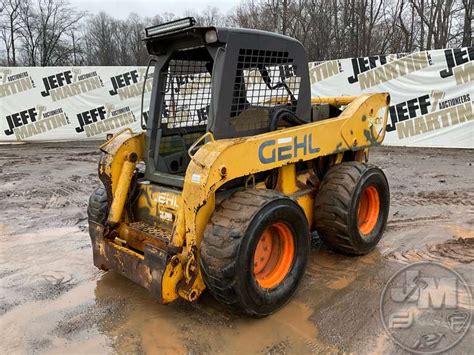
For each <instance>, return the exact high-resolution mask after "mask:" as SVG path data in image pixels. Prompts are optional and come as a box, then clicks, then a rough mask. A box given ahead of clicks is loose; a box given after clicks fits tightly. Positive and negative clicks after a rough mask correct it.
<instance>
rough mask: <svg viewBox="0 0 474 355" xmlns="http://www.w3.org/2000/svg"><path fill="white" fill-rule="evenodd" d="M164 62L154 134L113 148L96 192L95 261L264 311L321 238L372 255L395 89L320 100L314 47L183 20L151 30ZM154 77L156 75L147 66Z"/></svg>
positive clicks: (147, 283)
mask: <svg viewBox="0 0 474 355" xmlns="http://www.w3.org/2000/svg"><path fill="white" fill-rule="evenodd" d="M145 33H146V37H145V39H144V41H145V43H146V47H147V50H148V52H149V53H150V55H151V60H150V65H149V68H148V69H151V68H152V69H153V71H154V72H153V86H152V88H153V89H152V92H151V101H150V107H149V112H148V113H147V114H146V115H144V116H145V117H147V118H146V124H145V122H143V123H142V127H143V129H144V131H143V132H139V133H134V132H132V130H130V129H126V130H124V131H121V132H119V133H117V134H115V135H114V136H113V137H112V138H111V139H109V140H108V141H107V142H106V143H105V144H103V145H102V146H101V151H102V153H101V154H102V155H101V158H100V162H99V177H100V180H101V181H102V184H103V186H101V187H99V188H97V189H96V190H95V191H94V193H93V194H92V196H91V197H90V202H89V208H88V217H89V226H90V227H89V231H90V237H91V240H92V247H93V255H94V264H95V265H96V266H97V267H98V268H100V269H103V270H113V271H116V272H118V273H120V274H122V275H124V276H126V277H127V278H129V279H131V280H133V281H134V282H136V283H138V284H139V285H141V286H143V287H145V288H147V289H148V290H149V291H150V292H151V293H152V294H153V295H154V296H155V297H156V298H157V299H158V300H159V301H161V302H162V303H169V302H171V301H173V300H175V299H177V298H178V297H181V298H184V299H186V300H188V301H191V302H192V301H195V300H197V299H198V297H199V296H200V295H201V294H202V292H203V291H204V290H205V289H206V288H207V289H208V290H209V291H210V293H211V294H212V295H213V296H214V297H215V298H216V299H217V300H219V301H221V302H223V303H225V304H229V305H232V306H234V307H236V308H238V309H239V310H241V311H242V312H244V313H246V314H249V315H253V316H265V315H268V314H271V313H272V312H274V311H276V310H277V309H278V308H280V307H282V306H283V305H284V304H285V303H287V302H288V301H289V299H290V298H291V296H292V295H293V294H294V292H295V290H296V288H297V286H298V284H299V282H300V281H301V279H302V277H303V274H304V272H305V268H306V264H307V261H308V256H309V249H310V234H311V233H312V232H315V231H316V232H317V234H318V235H319V236H320V238H321V239H322V240H323V241H324V242H325V243H326V244H327V245H328V246H329V247H331V248H333V249H334V250H336V251H339V252H341V253H345V254H353V255H361V254H365V253H368V252H369V251H371V250H372V249H373V248H374V247H375V246H376V245H377V243H378V242H379V240H380V239H381V237H382V234H383V231H384V228H385V224H386V221H387V215H388V209H389V188H388V184H387V179H386V177H385V175H384V173H383V172H382V171H381V170H380V169H379V168H377V167H375V166H373V165H369V164H367V159H368V147H370V146H374V145H378V144H380V143H381V142H382V140H383V138H384V134H385V126H386V120H387V111H388V110H387V107H388V104H389V95H388V94H386V93H377V94H364V95H361V96H358V97H348V96H342V97H313V98H312V97H311V89H310V81H309V70H308V60H307V56H306V52H305V50H304V48H303V46H302V45H301V43H300V42H298V41H297V40H295V39H292V38H289V37H286V36H282V35H278V34H274V33H269V32H263V31H257V30H248V29H234V28H219V27H199V26H196V25H195V21H194V19H193V18H184V19H181V20H177V21H173V22H170V23H166V24H161V25H158V26H154V27H150V28H147V29H146V30H145ZM147 72H148V70H147Z"/></svg>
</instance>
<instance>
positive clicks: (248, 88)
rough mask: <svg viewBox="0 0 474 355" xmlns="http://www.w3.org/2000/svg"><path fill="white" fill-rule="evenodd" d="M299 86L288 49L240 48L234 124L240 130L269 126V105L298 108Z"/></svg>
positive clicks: (235, 87)
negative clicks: (283, 50) (284, 50)
mask: <svg viewBox="0 0 474 355" xmlns="http://www.w3.org/2000/svg"><path fill="white" fill-rule="evenodd" d="M299 88H300V78H299V77H297V76H296V65H294V64H293V59H292V58H290V57H288V52H282V51H267V50H255V49H240V51H239V57H238V61H237V68H236V72H235V82H234V91H233V99H232V107H231V114H230V116H231V117H232V120H231V121H232V122H233V123H231V124H232V125H233V126H235V127H236V128H237V129H238V130H250V129H260V128H264V127H266V126H267V125H268V120H269V118H268V112H269V109H270V108H272V107H275V106H285V107H287V108H289V109H291V110H293V111H296V105H297V99H298V93H299ZM250 113H251V114H250Z"/></svg>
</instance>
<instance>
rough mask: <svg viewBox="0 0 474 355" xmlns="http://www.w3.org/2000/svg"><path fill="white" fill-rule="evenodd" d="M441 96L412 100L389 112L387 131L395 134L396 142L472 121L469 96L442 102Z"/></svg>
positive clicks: (398, 104) (441, 93)
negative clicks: (397, 139)
mask: <svg viewBox="0 0 474 355" xmlns="http://www.w3.org/2000/svg"><path fill="white" fill-rule="evenodd" d="M444 96H445V94H444V92H442V91H432V92H431V94H426V95H422V96H419V97H414V98H412V99H410V100H407V101H404V102H400V103H397V104H396V105H392V106H390V108H389V112H390V121H391V122H390V123H389V124H387V131H388V132H391V131H394V130H396V131H397V133H398V138H399V139H405V138H409V137H413V136H416V135H419V134H423V133H428V132H432V131H435V130H438V129H441V128H446V127H450V126H454V125H457V124H460V123H464V122H467V121H470V120H472V119H474V116H473V104H472V102H471V97H470V94H469V93H466V94H464V95H460V96H457V97H454V98H451V99H447V100H444Z"/></svg>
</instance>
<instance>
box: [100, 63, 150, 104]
mask: <svg viewBox="0 0 474 355" xmlns="http://www.w3.org/2000/svg"><path fill="white" fill-rule="evenodd" d="M145 72H146V70H145V68H139V69H138V70H132V71H129V72H126V73H122V74H119V75H116V76H113V77H111V78H110V81H111V82H112V86H113V90H109V94H110V95H111V96H115V95H118V96H119V98H120V100H126V99H129V98H131V97H136V96H141V94H142V89H143V80H144V79H145ZM151 77H153V73H148V77H147V79H149V78H151ZM152 87H153V80H147V81H146V85H145V93H147V92H150V91H151V89H152Z"/></svg>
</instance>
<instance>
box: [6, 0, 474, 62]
mask: <svg viewBox="0 0 474 355" xmlns="http://www.w3.org/2000/svg"><path fill="white" fill-rule="evenodd" d="M473 3H474V0H242V1H241V2H240V3H239V4H238V5H237V6H236V7H235V8H234V10H233V11H231V12H230V13H228V14H224V13H222V12H221V11H219V10H218V9H217V8H211V7H209V8H207V9H206V10H204V11H202V12H199V13H197V12H195V11H193V10H188V11H185V13H184V15H185V16H193V17H195V18H196V20H197V22H198V23H199V24H200V25H204V26H209V25H214V26H230V27H245V28H254V29H261V30H266V31H272V32H278V33H282V34H285V35H289V36H292V37H295V38H297V39H298V40H300V41H301V42H302V43H303V45H304V46H305V48H306V50H307V52H308V56H309V59H310V60H311V61H321V60H328V59H336V58H347V57H360V56H369V55H377V54H389V53H410V52H414V51H422V50H429V49H440V48H446V47H460V46H463V47H467V46H472V45H473V26H474V23H473V7H474V6H473ZM179 17H180V16H177V15H176V14H173V13H157V14H154V15H153V16H150V17H141V16H139V15H137V14H135V13H131V14H130V15H129V16H128V18H127V19H124V20H122V19H116V18H114V17H112V16H110V15H108V14H106V13H104V12H101V13H99V14H96V15H92V14H89V13H87V12H84V11H80V10H78V9H77V8H75V7H74V6H72V5H71V4H70V3H69V2H68V1H67V0H1V1H0V43H1V45H0V65H2V66H61V65H91V66H96V65H105V66H108V65H145V64H146V63H147V58H148V55H147V52H146V49H145V48H144V45H143V42H142V36H143V29H144V28H145V27H148V26H152V25H156V24H160V23H164V22H167V21H171V20H174V19H177V18H179Z"/></svg>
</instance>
